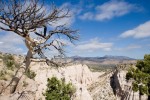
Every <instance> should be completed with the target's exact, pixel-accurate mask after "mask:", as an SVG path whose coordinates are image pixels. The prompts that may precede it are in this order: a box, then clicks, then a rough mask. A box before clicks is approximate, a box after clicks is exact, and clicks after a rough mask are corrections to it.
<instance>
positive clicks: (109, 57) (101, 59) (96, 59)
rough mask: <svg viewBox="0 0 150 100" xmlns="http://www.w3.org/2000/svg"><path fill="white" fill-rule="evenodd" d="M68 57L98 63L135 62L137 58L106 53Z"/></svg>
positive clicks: (77, 60)
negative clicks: (103, 54) (101, 55)
mask: <svg viewBox="0 0 150 100" xmlns="http://www.w3.org/2000/svg"><path fill="white" fill-rule="evenodd" d="M67 59H70V60H72V61H73V62H82V63H85V64H87V63H88V64H90V63H96V64H121V63H135V62H136V59H133V58H130V57H127V56H112V55H105V56H103V57H80V56H72V57H68V58H67Z"/></svg>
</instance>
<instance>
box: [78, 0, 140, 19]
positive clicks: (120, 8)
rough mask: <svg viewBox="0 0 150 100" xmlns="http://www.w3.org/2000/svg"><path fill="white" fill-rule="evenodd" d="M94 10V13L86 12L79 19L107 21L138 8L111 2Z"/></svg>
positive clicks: (114, 1)
mask: <svg viewBox="0 0 150 100" xmlns="http://www.w3.org/2000/svg"><path fill="white" fill-rule="evenodd" d="M95 9H96V10H95V12H96V13H92V12H86V13H85V14H83V15H82V16H80V19H89V20H92V19H93V20H98V21H103V20H109V19H112V18H114V17H119V16H123V15H125V14H128V13H130V12H131V11H135V10H138V7H136V6H135V5H133V4H129V3H127V2H124V1H118V0H113V1H109V2H106V3H104V4H102V5H99V6H97V7H96V8H95Z"/></svg>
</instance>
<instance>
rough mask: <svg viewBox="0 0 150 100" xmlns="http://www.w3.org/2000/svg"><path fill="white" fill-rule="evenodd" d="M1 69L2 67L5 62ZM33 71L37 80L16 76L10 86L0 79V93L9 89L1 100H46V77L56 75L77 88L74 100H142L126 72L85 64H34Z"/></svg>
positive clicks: (21, 70) (145, 98)
mask: <svg viewBox="0 0 150 100" xmlns="http://www.w3.org/2000/svg"><path fill="white" fill-rule="evenodd" d="M0 66H3V64H2V62H1V63H0ZM30 69H31V70H32V71H33V72H35V73H36V76H35V78H34V80H33V79H29V78H27V77H26V76H25V75H22V76H21V77H20V79H19V78H18V77H14V79H13V81H12V84H11V85H10V86H8V85H9V84H10V80H0V92H1V91H2V90H3V89H4V88H6V89H5V91H3V92H2V93H1V95H0V100H45V97H44V96H43V93H44V92H45V90H46V88H47V86H46V84H47V78H51V77H53V76H55V77H57V78H58V79H61V78H64V79H65V81H66V82H67V83H68V82H71V83H72V84H73V85H74V86H75V88H76V92H75V94H74V96H73V97H72V100H139V94H138V92H136V93H134V92H133V91H132V87H131V84H132V83H131V82H127V81H126V79H125V76H126V73H127V71H126V70H118V69H116V70H113V71H108V72H91V71H90V69H89V68H88V66H86V65H82V64H73V65H70V66H65V67H63V66H62V67H61V68H52V67H50V66H48V65H47V64H46V63H44V62H36V63H35V62H32V63H31V65H30ZM23 71H24V66H22V68H21V69H19V70H18V73H19V74H18V76H20V75H21V73H22V72H23ZM18 80H19V83H18ZM7 86H8V87H7ZM15 86H16V87H15ZM142 100H147V97H146V96H142Z"/></svg>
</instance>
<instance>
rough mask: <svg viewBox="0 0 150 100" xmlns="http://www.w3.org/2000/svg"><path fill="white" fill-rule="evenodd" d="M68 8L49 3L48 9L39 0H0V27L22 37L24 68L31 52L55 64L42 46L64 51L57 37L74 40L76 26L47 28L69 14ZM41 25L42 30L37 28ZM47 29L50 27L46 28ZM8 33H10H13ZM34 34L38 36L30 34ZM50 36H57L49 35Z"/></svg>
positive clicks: (30, 56)
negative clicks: (24, 52)
mask: <svg viewBox="0 0 150 100" xmlns="http://www.w3.org/2000/svg"><path fill="white" fill-rule="evenodd" d="M70 16H71V15H70V13H69V10H66V9H64V8H57V7H56V6H54V5H51V8H50V9H49V11H47V9H46V8H45V6H44V2H43V0H42V1H40V0H1V1H0V24H1V26H0V29H1V30H4V31H11V32H13V33H15V34H18V35H19V36H21V37H22V38H24V40H25V44H26V47H27V48H28V53H27V55H26V60H25V64H26V68H28V67H29V65H30V62H31V58H33V55H35V54H38V55H39V56H40V57H41V58H45V59H46V62H49V63H50V64H53V65H57V64H56V63H55V62H54V61H53V59H48V58H47V56H46V55H45V54H44V52H43V50H44V49H49V50H51V48H52V47H53V48H54V49H56V50H57V51H58V52H59V54H60V55H64V50H63V46H64V43H63V42H62V41H59V39H61V37H64V36H65V37H67V38H69V40H70V42H73V40H77V39H78V36H77V34H76V30H72V29H70V28H67V27H65V25H59V26H56V27H55V28H54V27H53V28H49V27H51V26H52V25H53V24H55V23H56V22H58V21H59V20H60V19H62V18H68V17H70ZM38 28H42V29H43V31H42V32H38V31H37V29H38ZM48 29H51V30H48ZM13 33H12V34H13ZM32 35H36V36H37V37H38V38H33V37H32ZM53 36H55V37H57V38H52V37H53Z"/></svg>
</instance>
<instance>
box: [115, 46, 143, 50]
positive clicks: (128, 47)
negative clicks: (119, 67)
mask: <svg viewBox="0 0 150 100" xmlns="http://www.w3.org/2000/svg"><path fill="white" fill-rule="evenodd" d="M140 48H142V46H141V45H137V44H131V45H128V46H126V47H123V48H115V50H118V51H128V50H135V49H140Z"/></svg>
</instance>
